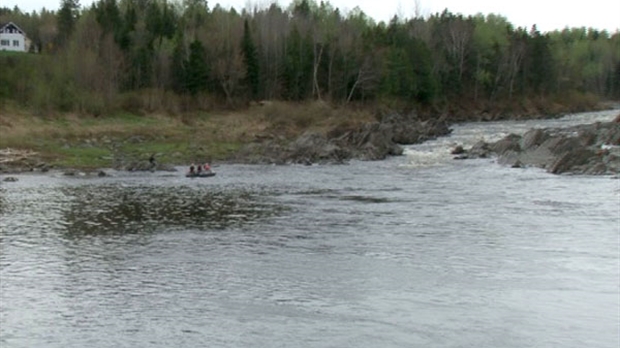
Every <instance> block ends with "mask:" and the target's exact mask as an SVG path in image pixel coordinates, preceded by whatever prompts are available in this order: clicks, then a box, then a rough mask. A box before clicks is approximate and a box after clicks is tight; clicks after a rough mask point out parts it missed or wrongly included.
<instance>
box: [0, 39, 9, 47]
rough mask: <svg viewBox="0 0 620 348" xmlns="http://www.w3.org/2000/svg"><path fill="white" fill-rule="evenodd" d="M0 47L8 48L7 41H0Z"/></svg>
mask: <svg viewBox="0 0 620 348" xmlns="http://www.w3.org/2000/svg"><path fill="white" fill-rule="evenodd" d="M0 46H9V40H0Z"/></svg>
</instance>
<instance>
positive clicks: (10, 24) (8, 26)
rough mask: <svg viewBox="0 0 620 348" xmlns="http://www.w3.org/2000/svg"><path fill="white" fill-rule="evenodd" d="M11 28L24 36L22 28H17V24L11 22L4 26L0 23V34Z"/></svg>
mask: <svg viewBox="0 0 620 348" xmlns="http://www.w3.org/2000/svg"><path fill="white" fill-rule="evenodd" d="M10 27H13V28H15V29H17V30H18V31H19V33H20V34H22V35H24V36H26V32H25V31H23V30H22V28H20V27H18V26H17V24H15V23H13V22H8V23H6V24H2V23H0V33H3V32H4V31H5V30H6V29H8V28H10Z"/></svg>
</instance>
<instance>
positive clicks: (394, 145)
mask: <svg viewBox="0 0 620 348" xmlns="http://www.w3.org/2000/svg"><path fill="white" fill-rule="evenodd" d="M541 105H542V104H541ZM549 107H550V106H548V105H547V106H546V109H548V108H549ZM577 107H578V106H571V107H564V108H563V110H572V108H577ZM608 107H609V105H608V104H600V105H598V106H596V108H608ZM554 108H555V109H556V113H545V112H544V110H545V108H543V107H536V104H535V103H529V104H527V105H526V107H517V106H515V110H514V111H513V112H512V113H511V112H509V111H503V112H500V111H499V109H496V110H495V111H493V113H489V110H488V109H485V108H481V109H478V110H477V111H470V114H469V116H466V113H465V112H464V110H465V109H463V110H461V111H454V113H450V112H448V111H446V112H444V113H441V114H433V113H429V112H420V113H415V112H407V113H399V112H395V111H393V110H389V109H385V108H383V109H382V108H375V109H373V110H371V109H365V108H351V107H350V108H337V107H333V106H330V105H327V104H326V103H322V102H313V103H305V104H290V103H283V102H263V103H260V104H255V105H251V106H250V107H248V108H247V109H244V110H240V111H228V112H217V113H197V114H187V115H180V116H179V115H177V116H167V115H143V116H140V115H134V114H118V115H111V116H108V117H94V116H79V115H71V114H66V115H54V116H45V117H41V116H35V115H32V114H29V113H26V112H23V111H20V110H9V111H8V112H7V111H6V110H5V111H4V112H3V114H2V116H0V127H1V128H2V137H0V173H17V172H31V171H35V172H36V171H39V172H46V171H49V170H52V169H58V170H65V171H67V172H74V171H78V170H79V171H83V172H86V173H98V172H100V170H101V168H113V169H116V170H124V171H141V170H152V169H155V170H174V166H178V165H187V164H188V163H192V162H211V163H251V164H258V163H273V164H288V163H302V164H310V163H346V162H347V161H348V160H351V159H361V160H380V159H384V158H386V157H387V156H393V155H400V154H402V147H401V145H407V144H416V143H421V142H424V141H427V140H429V139H434V138H436V137H439V136H445V135H448V134H449V133H450V131H451V130H450V125H451V124H452V123H454V122H461V121H463V120H469V121H480V120H497V119H506V118H512V119H523V118H547V117H557V116H559V115H561V113H559V112H557V110H561V109H562V108H560V107H558V106H557V105H556V106H555V107H554ZM151 156H152V157H154V158H155V160H156V165H155V166H154V167H153V165H152V164H151V163H149V161H148V160H149V158H150V157H151Z"/></svg>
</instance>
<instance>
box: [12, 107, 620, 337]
mask: <svg viewBox="0 0 620 348" xmlns="http://www.w3.org/2000/svg"><path fill="white" fill-rule="evenodd" d="M613 116H615V114H614V113H610V112H607V113H596V114H581V115H576V116H573V117H570V118H566V119H561V120H554V121H545V122H524V123H518V122H511V123H506V122H503V123H493V124H485V125H479V124H464V125H458V126H456V127H455V133H454V134H453V135H452V136H451V137H447V138H442V139H439V140H437V141H433V142H429V143H426V144H422V145H417V146H411V147H409V148H408V149H407V151H406V156H401V157H395V158H391V159H389V160H386V161H380V162H353V163H351V164H350V165H343V166H243V165H222V166H219V167H217V168H215V169H216V170H217V176H215V177H213V178H206V179H186V178H184V177H182V172H181V171H180V172H178V173H154V174H151V173H148V174H142V175H136V174H127V173H113V174H114V176H112V177H106V178H96V179H87V178H68V177H63V176H61V175H56V174H52V175H47V176H40V175H20V176H18V178H19V181H18V182H15V183H5V182H3V183H1V184H0V347H2V348H9V347H534V346H536V347H579V348H581V347H617V346H618V345H619V343H620V339H619V336H618V335H619V322H620V314H619V311H620V304H619V301H620V300H619V288H620V280H619V279H620V275H619V242H620V241H619V236H620V215H619V214H620V201H619V197H620V185H619V181H618V180H617V179H612V178H610V177H585V176H554V175H550V174H547V173H545V172H544V171H541V170H539V169H510V168H505V167H501V166H499V165H497V164H494V163H492V161H491V160H475V161H452V160H451V159H450V156H449V150H450V147H451V146H452V145H453V144H454V143H459V144H466V145H467V144H472V143H474V142H476V141H477V140H479V139H481V138H484V139H487V140H489V139H494V138H496V137H499V136H501V135H502V134H504V133H505V132H507V131H516V132H524V131H526V130H527V129H529V128H530V127H533V126H537V125H554V126H555V125H558V126H563V125H571V124H575V123H581V122H588V121H590V120H606V119H611V118H613Z"/></svg>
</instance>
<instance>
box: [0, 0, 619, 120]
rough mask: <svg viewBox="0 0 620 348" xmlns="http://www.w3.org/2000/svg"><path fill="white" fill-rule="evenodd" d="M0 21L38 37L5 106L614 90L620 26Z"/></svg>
mask: <svg viewBox="0 0 620 348" xmlns="http://www.w3.org/2000/svg"><path fill="white" fill-rule="evenodd" d="M602 10H604V9H602ZM7 22H14V23H15V24H17V25H18V26H19V27H20V28H21V29H23V30H24V31H25V32H26V34H27V36H28V38H29V39H30V40H31V41H32V45H31V47H30V52H29V53H9V52H0V106H1V105H2V104H4V105H11V106H14V107H17V108H28V109H32V110H37V111H38V112H76V113H85V114H92V115H100V114H107V113H112V112H117V111H119V110H127V111H141V112H144V111H146V112H165V113H180V112H188V111H195V110H209V109H213V108H241V107H244V106H246V105H249V104H250V103H252V102H258V101H263V100H282V101H290V102H304V101H310V100H320V101H325V102H327V103H331V104H332V105H340V106H344V105H356V106H367V105H377V104H386V105H391V106H399V107H419V108H435V109H438V108H444V107H446V106H448V105H462V106H463V105H464V106H471V107H472V108H478V109H484V108H485V107H487V106H488V105H498V104H499V105H501V104H506V103H510V102H515V101H517V102H518V101H520V100H528V99H529V100H535V99H540V98H543V99H545V98H546V99H552V100H558V101H560V102H561V101H562V100H564V101H568V100H572V101H574V100H575V99H579V98H588V97H592V98H600V99H606V100H610V99H611V100H618V99H620V32H618V31H616V32H615V33H610V32H607V31H604V30H597V29H594V28H564V29H558V30H556V31H553V32H540V31H539V30H537V28H536V26H533V27H532V28H521V27H516V28H515V27H514V26H513V25H512V24H511V23H510V21H509V20H508V19H507V18H505V17H503V16H501V15H496V14H486V15H484V14H479V15H475V16H463V15H461V14H455V13H452V12H450V11H449V10H448V9H446V10H444V11H443V12H441V13H435V14H432V15H428V16H420V15H416V16H414V17H413V18H399V17H397V16H395V17H393V18H392V20H390V21H389V22H388V23H385V22H378V23H377V22H376V21H374V20H373V19H372V18H371V17H369V16H368V15H367V14H365V13H363V12H362V11H360V10H359V9H354V10H352V11H350V12H348V13H342V12H341V11H340V10H339V9H338V8H335V7H333V6H332V5H330V3H329V2H327V1H321V2H316V1H314V0H294V1H293V2H292V3H291V4H290V5H289V6H288V7H281V6H279V5H277V4H275V3H274V4H271V5H268V6H262V7H261V6H258V5H256V6H253V7H252V6H250V5H248V6H247V7H246V9H244V10H243V11H241V12H239V11H236V10H235V9H233V8H230V9H226V8H222V7H220V6H219V5H214V6H213V7H211V4H210V3H208V2H207V1H206V0H118V1H117V0H99V1H97V2H95V3H94V4H93V5H92V6H90V7H82V6H81V5H80V4H79V0H62V1H61V3H60V8H59V10H57V11H49V10H46V9H41V10H40V11H35V12H32V13H25V12H22V11H21V10H20V9H19V8H17V7H15V8H13V9H10V8H0V23H7Z"/></svg>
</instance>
